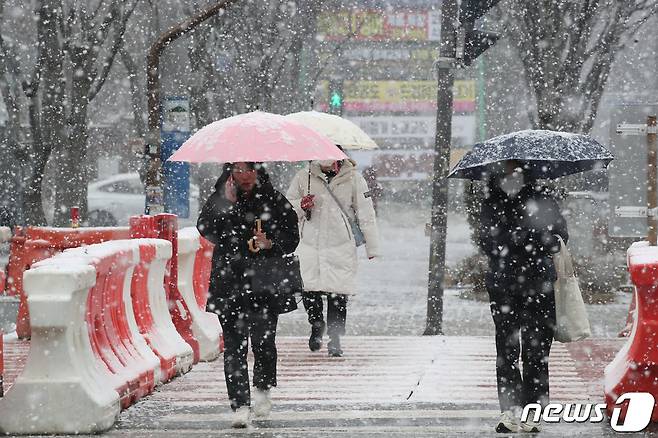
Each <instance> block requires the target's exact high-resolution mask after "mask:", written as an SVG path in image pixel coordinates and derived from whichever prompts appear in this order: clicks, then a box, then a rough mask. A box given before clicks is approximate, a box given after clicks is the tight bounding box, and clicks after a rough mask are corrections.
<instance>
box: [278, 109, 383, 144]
mask: <svg viewBox="0 0 658 438" xmlns="http://www.w3.org/2000/svg"><path fill="white" fill-rule="evenodd" d="M286 117H287V118H289V119H293V120H295V121H297V122H300V123H302V124H303V125H305V126H307V127H308V128H311V129H313V130H315V131H316V132H318V133H320V134H322V135H324V136H325V137H328V138H329V139H330V140H332V141H333V142H334V143H335V144H337V145H339V146H340V147H341V148H343V149H346V150H348V149H350V150H355V149H362V150H368V149H377V143H375V142H374V140H373V139H372V138H370V137H369V136H368V134H366V133H365V132H364V131H363V130H362V129H361V128H359V127H358V126H357V125H356V124H355V123H353V122H350V121H349V120H347V119H344V118H342V117H339V116H335V115H333V114H327V113H321V112H318V111H303V112H299V113H294V114H289V115H287V116H286Z"/></svg>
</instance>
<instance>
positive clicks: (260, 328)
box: [219, 294, 279, 410]
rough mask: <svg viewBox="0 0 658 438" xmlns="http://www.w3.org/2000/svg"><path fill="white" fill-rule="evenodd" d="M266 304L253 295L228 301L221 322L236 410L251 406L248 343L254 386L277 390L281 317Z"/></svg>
mask: <svg viewBox="0 0 658 438" xmlns="http://www.w3.org/2000/svg"><path fill="white" fill-rule="evenodd" d="M269 304H270V303H268V302H267V301H264V300H259V299H255V298H254V297H253V296H251V294H246V295H239V296H237V297H234V298H231V299H227V300H226V301H225V302H224V303H223V306H222V311H221V312H220V314H219V320H220V322H221V325H222V330H223V335H224V375H225V377H226V389H227V391H228V397H229V400H230V401H231V408H233V409H234V410H235V409H237V408H239V407H240V406H249V405H250V404H251V394H250V391H249V371H248V365H247V348H248V341H249V338H250V337H251V350H252V352H253V353H254V386H255V387H256V388H259V389H264V390H267V389H270V388H271V387H273V386H276V361H277V352H276V342H275V341H276V325H277V321H278V319H279V317H278V314H277V313H275V312H270V311H269Z"/></svg>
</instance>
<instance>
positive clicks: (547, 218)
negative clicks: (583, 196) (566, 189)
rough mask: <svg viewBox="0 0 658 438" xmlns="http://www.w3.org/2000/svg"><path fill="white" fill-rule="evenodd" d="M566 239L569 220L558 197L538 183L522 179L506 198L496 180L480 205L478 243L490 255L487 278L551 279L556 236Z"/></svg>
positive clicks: (505, 281) (510, 281)
mask: <svg viewBox="0 0 658 438" xmlns="http://www.w3.org/2000/svg"><path fill="white" fill-rule="evenodd" d="M556 234H557V235H560V236H561V237H562V239H563V240H564V241H565V242H566V241H567V239H568V238H569V234H568V232H567V225H566V221H565V220H564V217H562V214H561V213H560V209H559V206H558V204H557V201H556V200H555V198H554V197H553V196H551V195H550V193H549V191H548V190H547V189H546V188H545V187H543V186H540V185H534V184H526V185H525V186H524V187H523V189H522V190H521V191H520V192H519V193H518V194H517V196H516V197H513V198H509V197H508V196H507V194H505V192H504V191H503V190H501V189H500V187H498V185H497V184H496V183H495V182H494V181H490V183H489V186H488V196H487V197H486V198H485V200H484V201H483V203H482V206H481V210H480V230H479V239H478V240H479V241H478V244H479V246H480V248H481V249H482V251H483V252H484V253H485V254H486V255H487V257H488V259H489V270H490V272H489V275H488V278H487V283H488V284H491V282H493V281H495V283H496V284H498V285H502V286H504V285H510V284H513V283H525V282H528V283H534V284H536V282H551V283H552V282H554V281H555V280H556V277H557V276H556V272H555V265H554V264H553V257H552V256H553V254H554V253H556V252H558V251H559V250H560V243H559V241H558V239H557V237H555V235H556Z"/></svg>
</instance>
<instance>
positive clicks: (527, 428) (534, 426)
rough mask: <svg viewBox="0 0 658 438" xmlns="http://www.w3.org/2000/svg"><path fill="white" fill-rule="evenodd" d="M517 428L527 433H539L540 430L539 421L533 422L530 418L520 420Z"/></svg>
mask: <svg viewBox="0 0 658 438" xmlns="http://www.w3.org/2000/svg"><path fill="white" fill-rule="evenodd" d="M519 429H520V430H521V431H522V432H529V433H539V432H541V426H540V425H539V423H535V422H534V421H532V420H528V421H522V422H521V423H520V424H519Z"/></svg>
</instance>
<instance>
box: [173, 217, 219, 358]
mask: <svg viewBox="0 0 658 438" xmlns="http://www.w3.org/2000/svg"><path fill="white" fill-rule="evenodd" d="M199 238H200V235H199V232H198V231H197V229H196V228H194V227H188V228H183V229H181V230H179V231H178V290H179V291H180V293H181V295H182V296H183V299H184V300H185V304H187V308H188V309H189V311H190V313H191V315H192V333H193V334H194V337H195V338H196V340H197V341H198V342H199V358H200V360H202V361H211V360H214V359H216V358H217V357H218V356H219V353H220V350H219V338H220V336H221V333H222V329H221V326H220V325H219V317H218V316H217V315H216V314H215V313H211V312H206V311H205V310H202V309H201V308H200V307H199V305H198V304H197V300H196V297H195V295H194V262H195V259H196V256H197V252H198V250H199V248H200V247H201V244H200V243H199Z"/></svg>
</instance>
